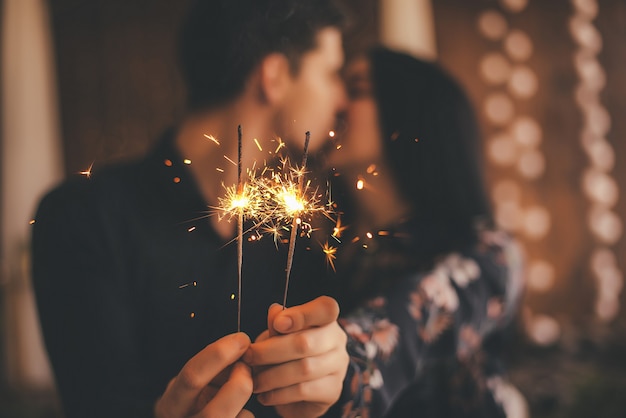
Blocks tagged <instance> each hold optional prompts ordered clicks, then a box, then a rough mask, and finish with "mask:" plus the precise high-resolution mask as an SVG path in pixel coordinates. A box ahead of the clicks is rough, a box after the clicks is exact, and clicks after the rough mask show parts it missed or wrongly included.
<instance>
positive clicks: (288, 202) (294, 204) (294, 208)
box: [283, 131, 311, 309]
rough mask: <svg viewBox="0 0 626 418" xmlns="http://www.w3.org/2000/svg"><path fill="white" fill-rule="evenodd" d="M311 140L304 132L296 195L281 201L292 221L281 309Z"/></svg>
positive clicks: (307, 133)
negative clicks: (291, 216)
mask: <svg viewBox="0 0 626 418" xmlns="http://www.w3.org/2000/svg"><path fill="white" fill-rule="evenodd" d="M310 139H311V133H310V132H309V131H307V132H306V136H305V139H304V151H303V154H302V167H301V169H300V170H301V173H299V176H298V193H297V194H295V193H293V194H292V193H291V192H292V191H290V192H289V193H288V194H284V195H283V201H284V202H285V209H286V210H287V211H288V213H289V212H291V213H292V214H293V221H292V223H291V236H290V237H289V251H288V252H287V269H286V272H287V276H286V278H285V293H284V295H283V309H285V307H286V306H287V292H288V291H289V276H290V275H291V267H292V265H293V255H294V252H295V249H296V234H297V230H298V220H299V219H300V218H298V214H299V212H301V211H302V210H304V208H305V206H304V203H302V199H301V198H300V199H298V197H301V196H302V189H303V186H304V170H305V169H306V160H307V158H308V152H309V140H310Z"/></svg>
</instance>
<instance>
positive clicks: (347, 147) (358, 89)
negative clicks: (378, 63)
mask: <svg viewBox="0 0 626 418" xmlns="http://www.w3.org/2000/svg"><path fill="white" fill-rule="evenodd" d="M346 87H347V91H348V95H349V98H350V100H349V103H348V107H347V109H346V112H345V124H346V127H345V130H344V131H343V132H342V133H340V134H339V135H338V137H337V143H338V145H341V147H338V148H339V149H335V150H333V151H332V152H331V154H330V156H329V165H330V166H332V167H334V168H337V169H341V168H350V167H359V166H363V165H369V164H372V163H375V162H377V161H378V160H379V159H380V158H381V156H382V140H381V137H382V135H381V129H380V122H379V117H378V108H377V105H376V101H375V99H374V95H373V86H372V80H371V77H370V65H369V62H368V60H367V59H366V58H360V59H357V60H354V61H353V62H351V63H350V64H349V65H348V66H347V68H346Z"/></svg>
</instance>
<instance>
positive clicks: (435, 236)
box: [370, 48, 492, 260]
mask: <svg viewBox="0 0 626 418" xmlns="http://www.w3.org/2000/svg"><path fill="white" fill-rule="evenodd" d="M370 62H371V77H372V82H373V88H374V94H375V97H376V101H377V103H378V109H379V115H380V120H381V129H382V135H383V143H384V147H383V149H384V153H385V159H386V160H387V162H388V165H389V168H390V169H391V170H392V175H393V177H394V181H395V183H396V184H397V185H398V190H399V191H400V192H401V193H402V195H403V197H404V198H405V200H406V201H407V202H409V203H410V205H411V208H412V212H411V214H412V216H411V227H412V229H413V231H412V233H413V234H412V235H413V238H412V239H413V243H414V244H415V245H416V247H417V248H414V250H415V251H416V253H417V255H418V256H419V257H420V258H422V259H424V260H430V259H432V258H434V257H435V256H437V255H439V254H443V253H446V252H451V251H458V250H463V249H466V248H467V247H468V246H469V245H471V244H473V243H475V242H476V223H477V222H478V221H482V222H486V223H487V224H491V219H492V215H491V209H490V205H489V202H488V199H487V197H486V193H485V189H484V183H483V178H482V175H481V171H480V166H481V163H480V161H481V159H480V153H479V149H480V132H479V128H478V122H477V119H476V116H475V114H474V111H473V107H472V105H471V103H470V101H469V99H468V97H467V96H466V94H465V92H464V91H463V89H462V88H461V87H460V85H459V84H458V83H457V82H456V81H455V80H454V79H453V78H452V77H451V76H450V75H448V74H447V73H446V72H445V71H444V70H443V69H442V68H441V67H439V66H438V65H436V64H434V63H430V62H426V61H421V60H418V59H415V58H413V57H411V56H409V55H406V54H402V53H398V52H394V51H391V50H389V49H385V48H376V49H374V50H373V51H371V53H370Z"/></svg>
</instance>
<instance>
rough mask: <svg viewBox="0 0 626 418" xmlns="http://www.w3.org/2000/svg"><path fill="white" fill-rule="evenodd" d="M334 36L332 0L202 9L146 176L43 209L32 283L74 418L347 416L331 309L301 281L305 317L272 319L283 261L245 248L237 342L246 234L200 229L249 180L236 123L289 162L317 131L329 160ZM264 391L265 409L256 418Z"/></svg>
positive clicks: (338, 103) (227, 228)
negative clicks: (280, 149) (338, 407)
mask: <svg viewBox="0 0 626 418" xmlns="http://www.w3.org/2000/svg"><path fill="white" fill-rule="evenodd" d="M340 23H341V18H340V14H339V13H338V11H337V10H336V9H335V8H334V6H333V5H332V4H331V2H330V0H316V1H298V0H221V1H218V0H212V1H208V0H206V1H196V2H195V3H194V4H193V6H192V9H191V11H190V13H189V17H188V19H187V20H186V22H185V24H184V26H183V32H182V37H181V62H182V68H183V75H184V77H185V80H186V82H187V87H188V90H189V91H188V98H189V101H188V104H189V112H188V115H187V117H186V118H185V119H184V120H183V121H182V123H181V124H180V125H179V127H178V128H177V129H175V130H171V131H169V132H167V133H166V134H165V135H164V137H163V138H162V140H161V141H160V142H159V144H158V145H157V147H156V148H155V149H154V150H153V151H152V152H151V153H150V154H149V155H147V156H146V157H145V158H144V159H142V160H141V161H137V162H131V163H127V164H123V165H118V166H115V167H110V168H107V169H104V170H102V171H101V172H99V173H95V174H94V175H93V176H92V178H90V179H74V180H71V181H68V182H66V183H65V184H63V185H62V186H60V187H59V188H57V189H56V190H55V191H53V192H51V193H50V194H49V195H48V196H47V197H46V198H45V199H44V200H43V201H42V203H41V205H40V208H39V211H38V213H37V217H36V223H35V225H34V232H33V258H34V262H33V274H34V283H35V290H36V295H37V302H38V307H39V312H40V317H41V322H42V327H43V332H44V337H45V340H46V345H47V348H48V351H49V354H50V358H51V361H52V365H53V368H54V371H55V375H56V378H57V383H58V387H59V391H60V394H61V398H62V403H63V407H64V410H65V413H66V415H67V417H68V418H75V417H76V418H77V417H81V418H84V417H131V416H132V417H148V416H156V417H159V418H179V417H213V416H219V417H235V416H239V417H245V416H251V413H250V412H249V411H248V410H247V408H251V409H253V410H254V412H255V414H256V415H257V416H266V415H275V414H279V415H281V416H284V417H309V416H320V415H323V414H324V413H326V412H327V411H328V410H329V408H331V406H332V405H333V404H336V402H337V401H338V399H339V396H340V393H341V389H342V385H343V380H344V377H345V375H346V369H347V366H348V355H347V353H346V347H345V345H346V336H345V334H344V332H343V331H342V330H341V328H340V327H339V326H338V325H337V322H336V320H337V317H338V313H339V312H338V306H337V303H336V302H335V301H334V300H333V299H331V298H329V297H325V296H320V297H317V296H319V295H322V294H323V293H324V292H323V290H320V289H322V288H323V286H322V285H320V284H319V283H318V281H317V280H314V279H316V277H314V275H313V277H311V280H308V281H307V280H304V279H305V278H306V276H307V274H308V275H309V276H311V272H312V269H311V268H309V267H308V266H306V267H305V266H302V267H301V268H300V270H298V268H297V266H294V269H295V270H294V277H295V274H298V275H299V276H298V277H299V281H300V283H301V285H300V289H298V287H297V286H296V288H295V289H294V295H295V296H294V297H295V300H297V301H298V302H299V303H301V304H300V305H298V306H293V307H291V308H287V309H285V310H282V308H281V307H280V306H278V305H272V306H271V308H270V310H269V314H268V317H267V318H266V317H265V315H264V312H265V311H266V310H267V307H268V306H269V305H270V303H271V302H274V301H277V300H279V299H277V297H276V296H277V294H278V293H279V292H277V291H276V290H277V289H278V288H280V283H279V282H280V281H281V280H284V264H281V263H279V262H278V261H277V260H282V262H283V263H284V260H285V259H284V254H282V253H278V252H276V251H275V250H273V251H272V252H269V251H267V250H266V248H267V247H268V246H267V245H265V246H263V245H261V246H258V247H250V248H249V249H248V248H246V251H245V253H244V254H245V262H244V281H245V282H244V297H243V298H242V299H243V303H242V308H243V312H242V330H243V331H246V333H247V335H246V334H244V333H233V331H234V330H235V329H236V327H235V326H234V324H235V322H234V319H235V318H236V315H237V310H236V306H237V301H236V300H233V299H236V281H233V277H236V272H235V266H236V256H235V253H234V251H235V250H234V246H233V245H225V244H226V243H228V242H229V241H231V240H232V238H233V237H234V234H235V229H234V224H232V223H228V222H225V221H221V222H220V221H218V220H217V218H216V217H209V218H208V220H207V219H206V218H205V217H203V216H202V215H203V214H205V213H206V210H207V206H215V205H217V202H218V197H219V196H221V195H222V194H223V186H222V184H226V185H229V184H235V183H236V181H237V168H236V167H234V166H231V165H229V164H227V163H225V160H224V157H223V156H224V155H227V156H235V155H237V126H238V125H241V126H242V127H243V129H244V137H245V138H248V139H249V138H258V139H259V140H266V139H269V138H274V137H276V136H277V137H280V138H282V139H283V140H284V141H285V142H286V143H287V144H288V145H289V147H290V149H291V150H292V151H295V152H297V151H298V150H300V151H301V149H302V146H301V144H302V142H303V138H304V134H305V132H306V131H310V132H311V146H310V148H311V149H312V150H314V149H316V148H319V147H320V146H321V145H322V143H323V139H324V138H325V137H326V136H327V133H328V131H329V129H330V128H331V127H332V123H333V119H334V117H335V115H336V113H337V112H339V111H340V110H341V109H342V107H343V105H344V92H343V86H342V84H341V79H340V74H339V72H340V69H341V67H342V65H343V53H342V47H341V32H340ZM206 135H209V136H211V137H212V138H215V139H216V141H217V142H219V143H220V146H219V147H218V146H217V145H216V144H215V142H213V141H210V140H207V138H206ZM242 151H243V152H242V155H243V166H244V167H250V166H251V165H252V163H253V161H256V160H259V159H261V158H265V157H266V155H265V154H261V151H260V150H259V149H258V148H257V146H256V145H255V144H254V142H252V141H250V140H246V141H244V145H243V150H242ZM261 161H262V160H261ZM218 167H219V168H220V171H217V170H216V168H218ZM199 217H200V218H202V219H199V220H198V218H199ZM266 241H269V240H266ZM267 244H271V245H270V247H273V243H267ZM248 250H249V251H248ZM298 256H299V255H296V257H298ZM313 270H314V269H313ZM319 281H320V283H321V282H322V280H321V278H320V280H319ZM316 286H318V287H317V288H316ZM246 295H249V297H248V298H247V299H246ZM316 297H317V298H316ZM307 301H308V302H307ZM266 327H267V328H269V330H266V331H265V332H263V333H262V334H261V336H260V337H259V338H258V339H257V340H256V342H255V343H251V342H250V339H249V337H248V335H250V336H252V337H253V338H254V337H256V336H257V335H259V333H261V331H263V329H264V328H266ZM168 382H169V383H168ZM253 392H254V393H256V394H257V395H258V402H260V403H261V404H263V405H265V408H259V407H258V405H256V407H255V404H254V403H251V404H249V406H248V407H246V403H247V402H248V400H249V398H250V396H251V394H252V393H253ZM244 407H245V408H244ZM255 408H256V409H255Z"/></svg>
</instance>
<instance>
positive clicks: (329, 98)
mask: <svg viewBox="0 0 626 418" xmlns="http://www.w3.org/2000/svg"><path fill="white" fill-rule="evenodd" d="M343 60H344V57H343V47H342V43H341V32H340V31H339V30H338V29H335V28H331V27H329V28H325V29H322V30H321V31H320V32H319V33H318V35H317V47H316V48H315V49H313V50H311V51H309V52H307V53H305V54H304V55H303V56H302V60H301V62H300V70H299V71H298V73H297V74H296V75H294V77H293V80H292V86H291V88H290V91H289V93H288V95H287V98H286V100H285V101H284V103H283V106H281V109H280V111H279V124H280V125H281V126H280V128H281V129H280V130H281V132H282V133H283V134H284V138H283V139H284V140H285V141H287V143H288V145H289V148H290V149H291V150H293V151H298V152H299V151H300V150H302V146H303V144H304V137H305V133H306V132H307V131H310V132H311V141H310V143H309V149H310V150H311V151H315V150H317V149H319V148H320V147H321V146H322V145H324V142H325V141H326V140H327V139H328V138H329V136H328V133H329V131H330V130H332V129H333V126H334V124H335V120H336V116H337V114H338V113H339V112H340V111H342V110H343V109H344V107H345V105H346V94H345V88H344V84H343V80H342V78H341V68H342V66H343Z"/></svg>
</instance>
